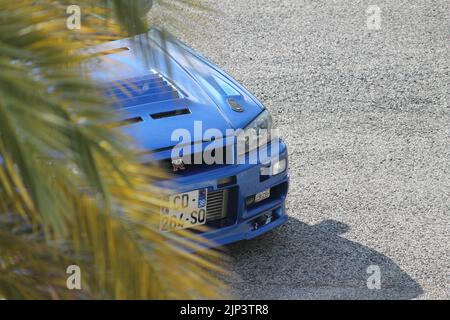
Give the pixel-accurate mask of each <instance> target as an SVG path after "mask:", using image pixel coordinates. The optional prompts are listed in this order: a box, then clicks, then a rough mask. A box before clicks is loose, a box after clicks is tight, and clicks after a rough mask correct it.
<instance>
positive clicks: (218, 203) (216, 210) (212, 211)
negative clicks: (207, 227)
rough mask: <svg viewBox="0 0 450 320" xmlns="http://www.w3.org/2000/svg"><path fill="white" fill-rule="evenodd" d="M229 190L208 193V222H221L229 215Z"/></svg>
mask: <svg viewBox="0 0 450 320" xmlns="http://www.w3.org/2000/svg"><path fill="white" fill-rule="evenodd" d="M228 193H229V191H228V190H219V191H212V192H208V198H207V204H206V221H207V222H210V221H215V220H220V219H223V218H225V217H226V215H227V204H228Z"/></svg>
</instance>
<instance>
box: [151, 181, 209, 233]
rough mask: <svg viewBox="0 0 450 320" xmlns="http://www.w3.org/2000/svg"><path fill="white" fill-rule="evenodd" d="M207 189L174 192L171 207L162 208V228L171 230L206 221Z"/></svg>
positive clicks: (189, 226) (193, 225)
mask: <svg viewBox="0 0 450 320" xmlns="http://www.w3.org/2000/svg"><path fill="white" fill-rule="evenodd" d="M206 194H207V189H199V190H194V191H189V192H183V193H179V194H174V195H172V196H170V197H169V204H170V205H171V208H161V213H160V215H161V222H160V229H161V230H162V231H171V230H176V229H186V228H191V227H195V226H199V225H203V224H205V223H206V202H207V199H206Z"/></svg>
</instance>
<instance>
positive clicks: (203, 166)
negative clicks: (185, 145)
mask: <svg viewBox="0 0 450 320" xmlns="http://www.w3.org/2000/svg"><path fill="white" fill-rule="evenodd" d="M218 155H221V157H219V156H218V157H217V158H215V159H216V160H217V162H214V163H212V164H208V163H206V162H205V161H204V160H205V159H204V157H203V155H202V153H199V154H197V157H196V156H195V154H189V155H187V156H184V157H183V158H182V159H183V160H184V165H183V168H184V169H182V170H177V171H175V172H174V170H173V165H172V159H171V158H168V159H163V160H160V161H158V165H159V166H160V167H161V168H163V170H165V171H166V172H168V173H171V174H175V175H192V174H196V173H202V172H205V171H209V170H214V169H217V168H220V167H224V166H227V165H228V164H227V163H233V149H232V148H231V147H223V148H221V153H219V154H218ZM213 156H214V154H213ZM197 158H198V159H199V160H200V161H199V163H197Z"/></svg>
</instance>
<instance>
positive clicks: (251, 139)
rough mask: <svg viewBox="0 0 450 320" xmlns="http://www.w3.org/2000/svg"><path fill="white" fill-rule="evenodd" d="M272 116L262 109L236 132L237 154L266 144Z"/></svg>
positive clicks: (268, 138) (269, 134)
mask: <svg viewBox="0 0 450 320" xmlns="http://www.w3.org/2000/svg"><path fill="white" fill-rule="evenodd" d="M271 131H272V116H271V115H270V113H269V111H267V110H264V111H263V112H261V114H260V115H259V116H258V117H256V119H255V120H253V121H252V122H250V124H249V125H247V126H246V127H245V128H244V129H243V130H241V132H239V133H238V135H237V138H238V147H237V153H238V156H241V155H243V154H246V153H248V152H250V151H252V150H255V149H257V148H259V147H262V146H264V145H266V144H267V143H268V142H270V140H271V138H272V137H271Z"/></svg>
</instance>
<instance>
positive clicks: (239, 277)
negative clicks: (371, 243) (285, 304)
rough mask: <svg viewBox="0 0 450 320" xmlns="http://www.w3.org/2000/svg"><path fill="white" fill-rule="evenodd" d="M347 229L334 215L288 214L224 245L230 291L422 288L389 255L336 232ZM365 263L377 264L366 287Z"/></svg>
mask: <svg viewBox="0 0 450 320" xmlns="http://www.w3.org/2000/svg"><path fill="white" fill-rule="evenodd" d="M348 229H349V228H348V226H347V225H346V224H344V223H341V222H338V221H334V220H326V221H323V222H321V223H319V224H316V225H312V226H311V225H307V224H305V223H303V222H300V221H298V220H296V219H295V218H290V219H289V221H288V223H287V224H286V225H285V226H282V227H280V228H279V229H277V230H274V231H272V232H271V233H268V234H267V235H263V236H261V237H260V238H257V239H254V240H252V241H247V242H240V243H237V244H233V245H230V246H228V247H227V248H226V250H227V251H228V254H229V255H230V256H231V258H232V259H233V260H234V261H233V263H232V265H233V271H234V273H235V274H236V275H235V277H233V278H232V280H231V287H232V291H233V292H234V294H235V296H237V297H240V298H243V299H412V298H416V297H417V296H419V295H420V294H421V293H422V292H423V291H422V288H421V287H420V285H419V284H418V283H417V282H416V281H414V280H413V279H412V278H411V277H410V276H409V275H408V274H406V273H405V272H404V271H403V270H401V269H400V268H399V267H398V266H397V265H396V263H395V262H394V261H392V260H391V259H390V258H388V257H387V256H385V255H383V254H381V253H379V252H377V251H375V250H373V249H371V248H369V247H367V246H364V245H362V244H359V243H357V242H354V241H350V240H347V239H345V238H344V237H342V236H341V235H342V234H344V233H345V232H347V231H348ZM371 266H375V268H376V269H377V268H379V271H380V289H369V287H368V282H371V281H370V279H371V276H373V273H372V271H371V269H372V268H374V267H371ZM369 267H370V268H369ZM368 268H369V269H368ZM375 276H376V275H375ZM372 279H373V277H372ZM372 288H373V287H372Z"/></svg>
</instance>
